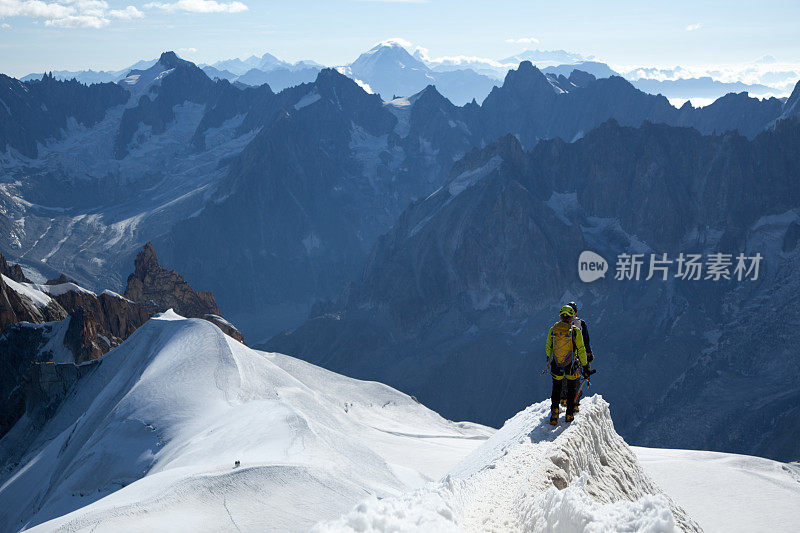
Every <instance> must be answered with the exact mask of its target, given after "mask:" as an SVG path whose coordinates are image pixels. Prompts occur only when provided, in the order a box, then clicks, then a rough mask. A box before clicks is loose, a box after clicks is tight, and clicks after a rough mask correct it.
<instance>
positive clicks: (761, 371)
mask: <svg viewBox="0 0 800 533" xmlns="http://www.w3.org/2000/svg"><path fill="white" fill-rule="evenodd" d="M798 146H800V123H799V122H797V121H784V122H779V123H778V124H777V125H776V127H775V129H774V130H773V131H767V132H765V133H762V134H760V135H758V136H757V137H756V138H755V139H753V140H752V141H748V140H747V139H746V138H745V137H742V136H740V135H737V134H725V135H717V136H702V135H700V134H699V133H698V132H697V131H695V130H692V129H688V128H674V127H669V126H664V125H652V124H646V125H644V126H643V127H641V128H639V129H633V128H628V127H621V126H620V125H619V124H617V123H615V122H610V123H608V124H605V125H603V126H601V127H600V128H597V129H595V130H593V131H592V132H590V133H589V134H587V135H586V136H585V137H584V138H583V139H581V140H579V141H577V142H575V143H571V144H568V143H564V142H563V141H560V140H552V141H546V142H540V143H539V144H538V145H537V146H536V147H535V148H534V149H533V150H532V151H530V152H527V153H526V152H523V151H522V150H521V148H520V146H519V143H517V142H516V140H515V139H514V138H513V137H506V138H503V139H501V140H500V141H498V142H497V143H495V144H493V145H490V146H488V147H486V148H485V149H483V150H481V151H475V152H472V153H470V154H468V155H467V156H466V157H465V158H464V159H463V160H462V161H460V162H458V163H457V164H456V165H454V168H453V170H452V172H451V173H450V175H449V177H448V178H447V180H446V181H445V185H444V186H443V187H442V189H441V190H439V191H437V192H436V193H435V194H433V195H431V196H430V197H428V198H426V199H425V200H423V201H418V202H416V203H414V204H412V205H411V206H410V207H409V208H408V209H407V210H406V211H405V212H404V213H403V214H402V215H401V217H400V218H399V220H398V222H397V223H396V224H395V226H394V227H393V228H392V230H391V231H389V232H388V233H387V234H386V235H385V236H383V237H381V238H380V239H379V240H378V242H377V244H376V246H375V247H374V249H373V250H372V252H371V254H370V258H369V260H368V262H367V266H366V268H365V270H364V274H363V277H362V279H361V280H360V281H359V282H357V283H356V284H355V285H354V286H353V287H352V288H351V289H350V290H349V291H347V294H346V296H344V297H343V298H342V299H340V300H339V301H338V303H337V302H334V303H329V304H328V305H326V306H319V307H318V309H319V310H320V311H321V314H319V315H317V316H314V317H313V318H311V319H309V320H308V321H307V322H306V323H305V324H304V325H303V326H301V327H300V328H297V329H296V330H295V331H293V332H291V333H284V334H281V335H278V336H276V337H274V338H273V339H272V340H271V341H269V342H268V343H267V344H266V346H265V347H266V349H268V350H275V351H280V352H283V353H290V354H293V355H297V356H300V357H302V358H304V359H307V360H308V361H310V362H312V363H315V364H320V365H322V366H325V367H327V368H330V369H332V370H334V371H337V372H342V373H344V374H348V375H352V376H354V377H358V378H362V379H375V380H379V381H384V382H387V383H389V384H391V385H393V386H397V387H398V388H400V389H401V390H404V391H405V392H407V393H409V394H414V395H415V396H417V397H418V398H420V400H421V401H423V402H424V403H426V405H430V406H432V407H433V408H434V409H436V410H437V411H439V412H441V413H443V414H444V416H447V417H448V418H452V419H469V420H478V421H481V422H484V423H488V424H495V425H496V424H499V423H501V422H502V421H503V420H505V419H506V418H507V417H508V416H509V415H511V414H513V413H514V412H516V411H518V410H519V409H520V408H521V407H523V406H524V405H527V404H528V403H530V401H531V400H532V399H534V398H541V397H545V396H546V395H547V394H548V387H549V380H547V379H544V378H540V377H539V374H540V372H541V370H542V367H543V366H544V363H545V359H544V344H545V334H546V332H547V328H548V327H549V326H550V325H551V324H552V323H553V322H554V321H555V320H556V318H557V317H556V313H557V309H558V308H560V306H561V305H563V303H564V301H566V300H569V299H574V300H576V301H578V303H579V305H580V307H581V313H580V315H581V316H582V317H583V318H585V319H587V320H588V321H589V324H590V328H591V338H592V346H593V348H594V350H595V352H596V353H597V354H598V357H597V359H596V366H597V368H598V369H599V370H600V372H599V373H598V374H597V377H596V379H595V380H594V383H595V384H596V386H597V387H598V390H600V392H602V393H603V394H604V395H605V396H606V397H608V398H610V399H611V401H613V402H614V403H615V406H616V409H617V411H618V412H619V413H620V416H618V418H617V420H618V421H619V429H620V432H621V433H622V434H623V435H624V436H625V437H626V439H629V440H630V441H631V442H634V443H642V444H647V445H652V446H666V447H691V448H701V449H702V448H706V449H717V450H725V451H736V452H741V453H759V454H763V455H767V456H770V457H775V458H779V459H785V458H789V457H796V456H797V455H798V454H800V449H798V448H797V445H796V442H795V444H792V443H791V442H789V441H788V440H786V439H785V438H782V437H781V435H785V434H786V427H784V428H782V429H780V430H776V429H775V428H774V427H773V426H771V427H767V425H768V424H767V425H765V424H763V423H760V422H759V420H760V419H759V417H760V416H763V414H759V412H760V411H759V412H756V411H754V412H753V413H743V412H742V407H741V406H742V405H755V404H758V405H761V406H763V411H764V412H766V411H769V412H770V413H773V415H772V416H775V417H778V418H780V419H781V420H785V422H786V423H787V424H790V425H792V424H795V423H796V422H795V421H796V417H795V415H794V414H793V409H794V405H795V404H794V402H793V400H791V401H789V400H785V399H786V398H795V397H796V396H797V394H800V388H798V387H797V385H796V384H792V383H790V381H789V378H785V377H784V375H785V372H784V373H781V372H780V371H779V370H777V369H778V368H783V367H784V366H785V363H786V360H787V357H788V358H790V359H792V360H794V356H793V355H791V352H790V349H789V346H790V344H791V343H790V341H789V340H788V338H784V337H785V335H784V334H783V333H781V335H777V336H774V338H773V337H772V336H771V337H770V339H769V341H766V340H765V342H766V344H765V345H764V346H763V348H764V351H762V350H759V351H758V354H755V353H753V350H752V349H748V348H747V345H748V343H752V340H753V338H754V337H759V336H762V335H764V334H765V332H767V331H769V322H770V316H771V314H770V311H768V310H767V311H766V312H765V307H764V306H767V308H768V309H769V308H771V307H769V306H770V302H774V301H779V302H781V309H783V310H786V313H787V315H785V316H784V318H786V319H788V320H790V321H794V320H797V317H798V316H800V315H798V312H797V309H798V307H797V305H795V303H794V302H795V301H796V300H797V298H798V296H797V294H795V293H794V292H792V291H797V289H798V280H800V274H799V272H800V266H798V265H800V256H799V255H798V253H800V251H799V250H798V248H797V246H796V243H797V234H798V232H797V230H796V225H797V224H798V221H797V220H798V218H800V215H798V214H797V210H798V209H800V188H798V187H797V183H798V182H797V180H798V176H800V151H798V149H797V147H798ZM493 161H494V163H492V162H493ZM637 247H640V248H639V249H640V250H641V249H642V248H641V247H643V248H644V249H645V250H648V251H652V252H655V253H662V252H667V253H668V254H669V255H670V257H672V258H673V259H674V258H675V257H677V255H678V253H679V252H685V253H706V254H707V253H711V252H717V251H723V252H726V253H734V254H735V253H738V252H740V251H742V252H747V253H748V255H752V254H754V253H755V252H759V253H762V254H763V255H764V257H765V259H764V262H765V264H766V266H764V267H763V268H764V270H762V274H761V277H760V278H759V280H758V281H755V282H753V281H751V282H741V283H737V282H736V281H730V282H725V281H721V282H719V283H716V282H712V281H705V282H697V283H695V284H693V283H691V282H686V281H680V280H674V279H673V280H668V281H663V282H662V281H650V282H646V283H645V282H644V281H640V282H633V281H631V282H625V281H617V280H614V279H613V277H614V276H613V273H614V270H613V269H614V258H615V256H616V255H617V254H619V253H621V252H625V251H627V252H628V253H631V251H635V250H636V249H637ZM586 249H591V250H595V251H597V252H598V253H600V254H601V255H603V256H604V257H605V258H606V259H607V260H610V262H611V272H610V273H609V274H608V275H607V277H606V279H603V280H598V281H597V282H595V283H593V284H591V285H587V284H583V283H582V282H580V281H579V280H578V276H577V273H576V265H577V257H578V255H579V253H580V252H581V251H582V250H586ZM643 272H644V275H643V277H642V280H643V279H644V276H646V274H647V271H646V268H645V269H644V270H643ZM673 274H674V270H673ZM798 305H800V304H798ZM722 324H733V326H731V327H722V326H721V325H722ZM717 335H720V336H721V337H720V338H719V339H718V340H714V339H716V336H717ZM734 354H735V355H734ZM767 354H769V355H767ZM732 359H735V361H734V360H732ZM782 365H784V366H782ZM771 372H774V373H775V375H778V374H780V376H781V377H780V378H776V379H774V380H772V381H770V380H769V379H768V378H767V376H768V375H770V373H771ZM765 383H769V384H768V385H764V384H765ZM767 389H769V391H772V392H767ZM498 391H502V394H498ZM773 393H774V394H775V396H774V398H775V400H774V401H768V402H766V403H763V402H761V403H760V400H759V398H762V399H763V398H764V394H773ZM720 397H724V398H725V399H726V400H725V401H719V400H717V401H715V400H714V398H720ZM772 397H773V396H770V398H772ZM778 398H784V399H780V400H779V399H778ZM711 403H713V404H714V405H715V409H714V412H713V414H705V415H704V416H698V413H701V412H702V413H705V411H704V407H705V406H707V405H709V404H711ZM701 418H702V419H703V422H702V423H700V422H698V420H700V419H701ZM751 427H758V428H759V430H758V433H759V437H757V438H751V437H750V435H752V431H750V430H749V429H748V428H751ZM792 427H796V426H792ZM674 428H681V430H680V431H676V430H675V429H674ZM762 431H763V433H762ZM792 431H794V430H790V432H792ZM772 434H774V435H775V438H774V440H773V439H772V438H765V439H762V436H764V435H772ZM766 442H769V443H771V444H769V445H766V444H765V443H766Z"/></svg>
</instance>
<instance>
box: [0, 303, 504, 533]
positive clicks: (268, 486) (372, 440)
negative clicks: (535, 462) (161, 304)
mask: <svg viewBox="0 0 800 533" xmlns="http://www.w3.org/2000/svg"><path fill="white" fill-rule="evenodd" d="M100 361H101V362H100V363H99V364H96V365H94V367H93V370H91V372H90V373H89V374H88V375H86V376H84V377H83V378H82V379H81V381H80V382H79V386H78V387H76V388H75V390H74V391H73V392H72V393H71V394H70V395H69V397H68V398H67V399H66V400H65V402H64V403H63V404H62V405H61V407H60V408H59V410H58V411H57V412H56V414H55V415H54V417H53V418H52V419H50V420H49V421H48V422H47V423H46V424H45V426H44V427H43V428H41V429H39V428H36V427H33V425H32V423H31V421H30V420H28V419H27V418H26V417H23V419H21V420H20V422H18V423H17V425H16V426H14V428H12V430H11V431H10V432H9V433H8V434H7V435H6V436H5V437H4V438H3V440H2V441H0V457H3V458H6V460H7V462H6V466H5V468H4V469H3V471H2V473H0V502H1V503H2V505H0V507H2V508H3V512H2V513H0V531H18V530H20V529H24V528H29V527H33V526H36V525H37V524H39V526H38V527H35V528H34V529H35V530H37V531H52V530H60V529H63V530H69V531H82V530H87V531H89V530H92V531H111V530H113V531H115V532H120V531H133V530H135V531H146V530H161V531H163V530H192V531H219V530H234V529H241V530H267V529H270V530H272V529H281V530H307V529H308V528H309V527H310V526H311V525H312V524H314V523H316V522H318V521H320V520H329V519H332V518H335V517H337V516H339V515H341V513H343V512H345V511H346V510H347V509H349V508H351V507H352V506H353V505H354V504H356V503H357V502H358V501H359V500H361V499H363V498H364V497H365V496H367V495H369V494H375V495H378V496H381V497H387V496H392V495H399V494H401V493H402V492H404V491H407V490H409V489H412V488H415V487H419V486H422V485H423V484H424V483H425V482H426V481H430V480H432V479H437V478H439V477H440V476H442V475H444V474H445V473H446V472H447V470H449V469H450V468H452V467H453V466H454V465H455V464H456V463H457V462H458V461H459V460H460V459H461V458H463V457H464V456H466V455H467V454H468V453H469V452H471V451H472V450H473V449H475V448H476V447H477V446H478V445H480V444H481V443H482V442H483V441H485V440H486V438H487V437H488V436H489V435H490V434H491V433H492V430H491V429H489V428H485V427H483V426H478V425H475V424H469V423H453V422H449V421H446V420H444V419H442V418H441V417H440V416H438V415H437V414H436V413H434V412H432V411H430V410H428V409H427V408H425V407H424V406H422V405H420V404H419V403H417V402H416V401H415V400H414V399H413V398H411V397H409V396H406V395H404V394H402V393H400V392H398V391H396V390H394V389H391V388H390V387H387V386H385V385H382V384H379V383H374V382H362V381H356V380H353V379H349V378H345V377H343V376H339V375H336V374H333V373H331V372H328V371H326V370H322V369H320V368H318V367H315V366H312V365H310V364H308V363H304V362H302V361H299V360H296V359H293V358H291V357H287V356H284V355H279V354H268V353H263V352H257V351H254V350H251V349H249V348H247V347H246V346H244V345H242V344H240V343H238V342H235V341H233V340H231V339H230V338H229V337H227V336H226V335H224V334H223V333H222V332H221V331H220V330H219V329H218V328H217V327H216V326H214V325H213V324H211V323H209V322H207V321H205V320H197V319H183V318H182V317H179V316H178V315H176V314H175V313H172V312H167V313H164V314H162V315H160V316H159V317H156V318H153V319H151V320H150V321H148V322H147V323H146V324H145V325H144V326H142V327H141V328H139V329H138V330H137V331H136V333H134V335H132V336H131V337H130V338H129V339H128V340H127V341H126V342H125V343H124V344H122V345H121V346H120V347H118V348H117V349H115V350H113V351H112V352H109V353H108V354H107V355H106V356H104V357H103V358H102V359H101V360H100ZM237 460H238V461H241V466H239V467H237V468H234V463H235V461H237ZM15 465H16V466H15ZM48 520H50V521H49V522H46V521H48ZM44 522H46V523H44Z"/></svg>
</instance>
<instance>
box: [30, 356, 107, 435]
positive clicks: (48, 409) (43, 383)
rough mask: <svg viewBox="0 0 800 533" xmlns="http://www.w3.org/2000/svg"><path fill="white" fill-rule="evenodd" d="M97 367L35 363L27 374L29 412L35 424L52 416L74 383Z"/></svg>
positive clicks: (42, 423) (39, 425)
mask: <svg viewBox="0 0 800 533" xmlns="http://www.w3.org/2000/svg"><path fill="white" fill-rule="evenodd" d="M98 363H99V362H98ZM93 369H94V365H92V364H90V365H76V364H74V363H51V362H36V363H33V364H32V365H31V367H30V369H29V371H28V374H27V375H26V376H25V412H26V413H27V415H28V416H29V417H30V418H31V420H33V425H34V427H41V426H42V425H44V423H45V422H46V421H47V420H49V419H50V418H52V417H53V415H54V414H55V413H56V411H57V410H58V407H59V406H60V405H61V402H62V401H63V400H64V398H66V396H67V394H69V392H70V390H72V387H73V386H74V385H75V384H76V383H77V382H78V380H79V379H80V378H81V377H82V376H84V375H86V374H88V373H89V372H91V371H92V370H93Z"/></svg>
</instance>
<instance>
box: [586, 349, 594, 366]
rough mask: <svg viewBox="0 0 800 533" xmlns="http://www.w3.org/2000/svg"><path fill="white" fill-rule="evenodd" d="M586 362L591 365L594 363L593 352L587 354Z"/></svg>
mask: <svg viewBox="0 0 800 533" xmlns="http://www.w3.org/2000/svg"><path fill="white" fill-rule="evenodd" d="M586 360H587V361H589V362H590V363H591V362H592V361H594V354H593V353H592V351H591V350H589V351H588V352H586Z"/></svg>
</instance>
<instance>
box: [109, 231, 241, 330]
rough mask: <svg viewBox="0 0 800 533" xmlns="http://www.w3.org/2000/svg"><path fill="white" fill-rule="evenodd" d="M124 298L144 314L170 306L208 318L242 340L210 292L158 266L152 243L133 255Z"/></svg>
mask: <svg viewBox="0 0 800 533" xmlns="http://www.w3.org/2000/svg"><path fill="white" fill-rule="evenodd" d="M125 297H126V298H129V299H130V300H131V301H133V302H136V304H137V306H141V309H142V312H146V313H148V316H152V315H154V314H156V313H160V312H162V311H166V310H167V309H173V310H174V311H175V312H176V313H178V314H179V315H181V316H185V317H187V318H203V319H205V320H208V321H209V322H212V323H214V324H215V325H216V326H217V327H219V328H220V329H221V330H222V331H223V332H224V333H226V334H227V335H229V336H230V337H233V338H234V339H236V340H237V341H239V342H241V343H244V336H243V335H242V334H241V333H240V332H239V330H238V329H236V327H235V326H233V324H231V323H230V322H228V321H227V320H225V319H224V318H222V317H220V316H219V315H220V314H221V313H220V310H219V307H217V303H216V301H215V300H214V295H213V294H211V293H210V292H203V291H196V290H194V289H193V288H192V287H191V286H189V284H188V283H187V282H186V280H185V279H183V276H181V275H180V274H178V273H177V272H175V271H173V270H169V269H167V268H164V267H162V266H161V265H159V264H158V258H157V257H156V252H155V249H154V248H153V244H152V243H149V242H148V243H147V244H145V246H144V248H143V249H142V251H141V252H139V254H138V255H137V256H136V260H135V262H134V271H133V274H131V275H130V276H128V286H127V288H126V289H125ZM109 298H110V297H109ZM114 316H124V315H119V314H118V315H114ZM123 325H124V324H120V326H123ZM136 327H138V326H136ZM134 329H135V328H134ZM126 337H127V336H126Z"/></svg>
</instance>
